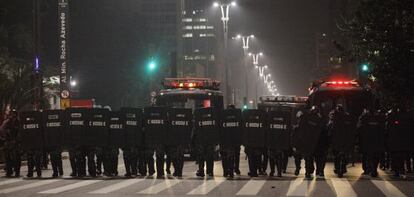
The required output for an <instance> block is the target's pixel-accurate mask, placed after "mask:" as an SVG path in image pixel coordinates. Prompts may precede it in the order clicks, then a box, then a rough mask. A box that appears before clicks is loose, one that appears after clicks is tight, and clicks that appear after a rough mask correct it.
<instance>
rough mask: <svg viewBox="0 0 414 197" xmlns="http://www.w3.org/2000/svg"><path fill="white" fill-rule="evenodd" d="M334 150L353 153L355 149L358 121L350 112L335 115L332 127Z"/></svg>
mask: <svg viewBox="0 0 414 197" xmlns="http://www.w3.org/2000/svg"><path fill="white" fill-rule="evenodd" d="M331 129H332V130H331V133H332V150H335V151H339V152H345V153H351V152H352V151H353V150H354V145H355V137H356V123H355V121H354V120H353V119H352V118H351V116H350V115H349V114H338V115H334V118H333V123H332V128H331Z"/></svg>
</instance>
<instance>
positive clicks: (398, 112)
mask: <svg viewBox="0 0 414 197" xmlns="http://www.w3.org/2000/svg"><path fill="white" fill-rule="evenodd" d="M411 121H412V118H411V117H410V114H409V113H408V112H407V111H406V110H405V108H404V107H401V106H400V105H396V106H394V107H393V109H392V110H391V112H390V113H389V114H388V115H387V121H386V132H387V144H388V149H389V151H390V156H391V169H392V171H393V172H394V176H395V177H399V176H400V175H403V176H405V168H404V161H405V160H406V157H407V154H408V153H409V152H410V151H412V150H413V144H412V129H413V126H412V122H411Z"/></svg>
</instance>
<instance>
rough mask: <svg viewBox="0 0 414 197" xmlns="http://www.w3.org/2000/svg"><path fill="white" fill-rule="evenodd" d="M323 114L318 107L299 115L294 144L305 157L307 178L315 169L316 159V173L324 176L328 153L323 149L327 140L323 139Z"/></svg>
mask: <svg viewBox="0 0 414 197" xmlns="http://www.w3.org/2000/svg"><path fill="white" fill-rule="evenodd" d="M322 131H323V122H322V116H321V115H320V113H319V110H318V109H317V108H316V107H312V109H311V110H310V111H309V112H305V113H304V114H302V115H301V116H300V117H299V121H298V128H297V130H296V133H295V136H294V146H295V148H296V150H297V151H298V152H300V153H301V154H302V155H303V156H304V158H305V168H306V173H305V176H306V178H311V177H312V174H313V173H314V171H315V166H314V161H315V160H316V168H317V169H316V174H317V175H318V176H324V172H323V171H324V167H325V159H324V158H325V157H326V153H325V152H324V151H323V150H322V149H323V148H322V147H321V146H323V145H324V144H326V142H324V141H322V140H321V138H323V137H324V134H323V132H322Z"/></svg>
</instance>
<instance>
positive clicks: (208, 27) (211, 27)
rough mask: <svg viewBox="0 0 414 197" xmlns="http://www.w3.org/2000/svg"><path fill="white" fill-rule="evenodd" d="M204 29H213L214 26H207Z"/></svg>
mask: <svg viewBox="0 0 414 197" xmlns="http://www.w3.org/2000/svg"><path fill="white" fill-rule="evenodd" d="M206 29H214V26H207V27H206Z"/></svg>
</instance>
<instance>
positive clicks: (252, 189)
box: [236, 180, 266, 196]
mask: <svg viewBox="0 0 414 197" xmlns="http://www.w3.org/2000/svg"><path fill="white" fill-rule="evenodd" d="M265 183H266V181H263V180H250V181H249V182H247V183H246V184H245V185H244V186H243V187H242V188H241V189H240V190H239V192H237V193H236V195H252V196H255V195H257V193H259V191H260V190H261V189H262V187H263V185H264V184H265Z"/></svg>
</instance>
